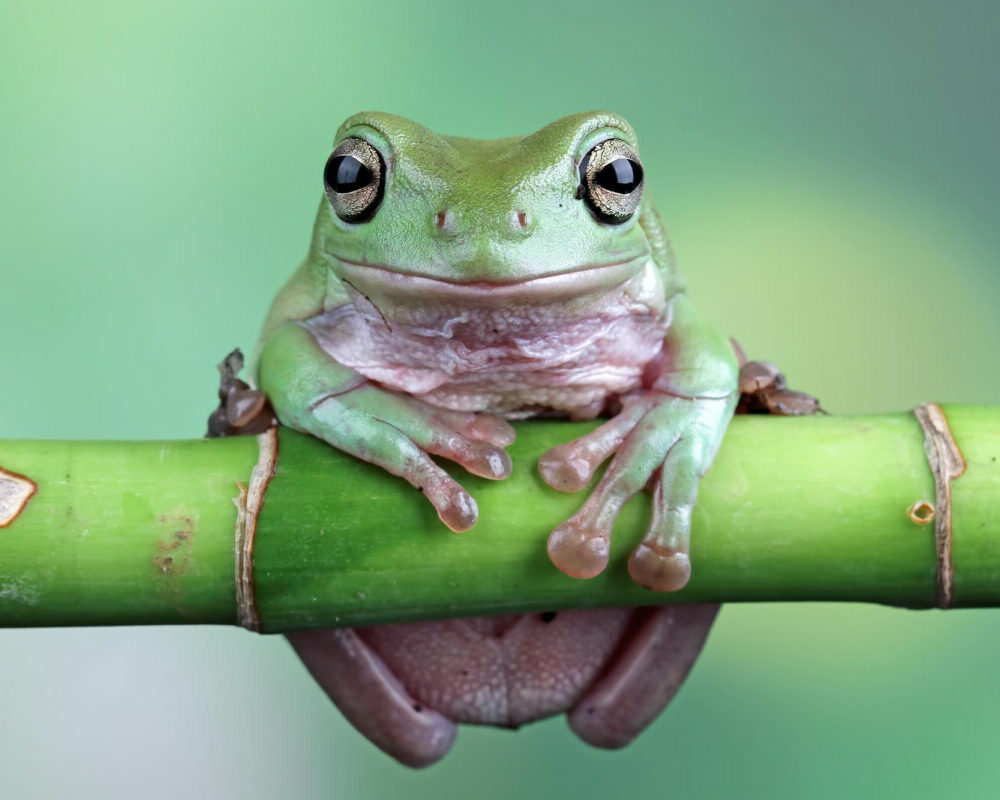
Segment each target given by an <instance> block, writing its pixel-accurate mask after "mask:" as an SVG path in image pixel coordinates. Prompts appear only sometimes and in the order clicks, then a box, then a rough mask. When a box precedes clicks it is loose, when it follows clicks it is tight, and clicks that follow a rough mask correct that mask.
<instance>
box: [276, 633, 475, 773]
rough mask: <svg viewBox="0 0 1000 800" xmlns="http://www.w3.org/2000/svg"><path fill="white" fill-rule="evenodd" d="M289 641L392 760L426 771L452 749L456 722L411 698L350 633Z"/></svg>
mask: <svg viewBox="0 0 1000 800" xmlns="http://www.w3.org/2000/svg"><path fill="white" fill-rule="evenodd" d="M288 639H289V641H290V642H291V643H292V646H293V647H294V648H295V650H296V652H297V653H298V654H299V657H300V658H301V659H302V661H303V662H304V663H305V665H306V667H307V668H308V670H309V672H311V673H312V675H313V677H314V678H315V679H316V681H317V682H318V683H319V685H320V686H321V687H322V688H323V690H324V691H325V692H326V693H327V695H328V696H329V697H330V699H331V700H332V701H333V702H334V703H335V704H336V705H337V707H338V708H339V709H340V710H341V711H342V712H343V714H344V716H345V717H347V719H348V721H349V722H350V723H351V724H352V725H353V726H354V727H355V728H357V729H358V730H359V731H360V732H361V733H363V734H364V735H365V736H367V737H368V739H370V740H371V741H372V742H373V743H374V744H376V745H378V747H380V748H381V749H382V750H384V751H385V752H386V753H388V754H389V755H391V756H392V757H393V758H395V759H397V760H398V761H400V762H402V763H403V764H406V765H407V766H410V767H425V766H427V765H429V764H433V763H434V762H435V761H437V760H438V759H440V758H441V757H443V756H444V755H445V754H446V753H447V752H448V751H449V750H450V749H451V746H452V744H453V743H454V741H455V734H456V726H455V723H453V722H452V721H451V720H449V719H447V718H446V717H444V716H443V715H442V714H440V713H438V712H437V711H435V710H433V709H430V708H427V707H426V706H425V705H423V704H421V703H419V702H418V701H417V700H415V699H414V698H413V697H412V696H411V695H410V694H409V692H407V691H406V689H405V688H404V687H403V685H402V684H401V683H400V681H399V679H398V678H397V677H396V676H395V675H394V674H393V673H392V671H391V670H390V669H389V668H388V667H387V666H386V665H385V662H384V661H382V659H381V658H379V656H378V655H377V654H376V653H375V652H373V651H372V650H371V648H369V647H368V645H366V644H365V643H364V642H363V641H362V640H361V638H360V637H359V636H358V635H357V634H356V633H355V632H354V631H353V630H350V629H348V628H340V629H335V630H320V631H305V632H302V633H293V634H289V636H288Z"/></svg>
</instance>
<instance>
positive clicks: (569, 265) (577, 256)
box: [313, 112, 650, 297]
mask: <svg viewBox="0 0 1000 800" xmlns="http://www.w3.org/2000/svg"><path fill="white" fill-rule="evenodd" d="M323 180H324V188H325V191H326V197H325V198H324V200H323V203H322V206H321V208H320V212H319V219H318V221H317V225H316V235H315V238H314V243H313V247H314V255H315V256H318V257H322V258H324V259H325V260H327V261H328V262H329V263H330V264H331V266H332V268H333V269H334V270H335V271H336V272H337V273H338V274H340V275H341V276H342V277H345V278H352V279H360V280H362V281H363V282H365V283H371V282H372V281H374V282H376V283H379V284H383V285H384V284H385V283H387V282H389V283H392V284H394V285H396V286H397V288H402V285H404V284H405V285H406V286H407V287H409V288H410V289H414V288H415V289H418V290H423V291H429V292H442V293H445V294H450V293H452V292H462V293H469V292H487V293H489V294H491V295H492V296H494V297H496V296H497V294H498V293H499V294H505V293H509V292H511V291H516V292H517V293H518V294H522V293H523V292H524V291H525V290H530V291H532V292H533V291H535V290H538V291H540V292H542V293H544V294H551V293H553V292H554V293H557V294H558V293H560V287H566V286H568V285H571V286H573V287H576V290H577V291H579V290H580V289H581V288H583V287H586V286H588V285H593V287H594V288H599V287H601V286H608V285H615V284H618V283H620V282H622V281H623V280H625V279H626V278H628V277H630V276H631V275H632V274H635V273H636V272H637V271H638V270H639V269H641V267H642V265H643V264H644V263H645V262H646V261H647V260H648V258H649V254H650V246H649V243H648V241H647V240H646V236H645V234H644V233H643V230H642V228H641V227H640V226H639V225H638V218H639V214H640V210H641V209H640V207H642V208H644V207H645V205H644V204H643V203H642V194H643V178H642V166H641V162H640V160H639V156H638V153H637V144H636V139H635V134H634V132H633V131H632V128H631V126H629V124H628V123H627V122H625V120H623V119H622V118H621V117H619V116H617V115H615V114H612V113H608V112H590V113H583V114H576V115H573V116H569V117H564V118H563V119H560V120H557V121H556V122H553V123H552V124H550V125H547V126H546V127H544V128H542V129H541V130H539V131H537V132H536V133H533V134H531V135H530V136H524V137H513V138H509V139H497V140H477V139H464V138H456V137H451V136H440V135H438V134H436V133H434V132H433V131H430V130H428V129H426V128H424V127H422V126H421V125H418V124H417V123H415V122H411V121H410V120H408V119H404V118H402V117H397V116H393V115H391V114H382V113H375V112H366V113H361V114H356V115H355V116H353V117H350V118H349V119H348V120H347V121H346V122H344V124H343V125H341V127H340V130H339V131H338V132H337V136H336V140H335V142H334V150H333V154H332V155H331V156H330V158H329V160H328V162H327V164H326V168H325V170H324V174H323Z"/></svg>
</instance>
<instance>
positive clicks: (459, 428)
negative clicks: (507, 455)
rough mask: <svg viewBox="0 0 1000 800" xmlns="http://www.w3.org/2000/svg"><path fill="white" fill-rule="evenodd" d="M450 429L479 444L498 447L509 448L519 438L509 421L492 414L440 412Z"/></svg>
mask: <svg viewBox="0 0 1000 800" xmlns="http://www.w3.org/2000/svg"><path fill="white" fill-rule="evenodd" d="M437 414H438V415H439V416H441V417H442V419H444V420H445V421H446V422H447V423H448V425H449V427H451V428H453V429H454V430H455V431H456V432H457V433H460V434H461V435H462V436H465V437H467V438H469V439H473V440H475V441H477V442H489V443H490V444H492V445H495V446H497V447H509V446H510V445H512V444H514V439H515V438H517V431H515V430H514V426H513V425H511V424H510V423H509V422H507V420H505V419H501V418H500V417H495V416H493V415H492V414H473V413H464V412H460V411H444V412H442V411H438V412H437Z"/></svg>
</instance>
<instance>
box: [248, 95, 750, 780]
mask: <svg viewBox="0 0 1000 800" xmlns="http://www.w3.org/2000/svg"><path fill="white" fill-rule="evenodd" d="M323 178H324V187H325V196H324V197H323V198H322V201H321V204H320V208H319V213H318V216H317V219H316V223H315V228H314V232H313V238H312V243H311V246H310V249H309V253H308V255H307V257H306V259H305V260H304V262H303V263H302V265H301V266H300V267H299V268H298V270H297V271H296V272H295V273H294V274H293V275H292V277H291V278H290V280H289V281H288V282H287V283H286V284H285V286H284V288H282V290H281V291H280V293H279V294H278V296H277V298H276V299H275V301H274V303H273V305H272V307H271V310H270V313H269V315H268V318H267V321H266V323H265V325H264V330H263V333H262V337H261V344H260V347H259V357H258V360H257V382H258V385H259V387H260V388H261V389H262V390H263V391H264V392H265V393H266V394H267V396H268V397H269V398H270V401H271V403H272V404H273V407H274V410H275V413H276V414H277V416H278V418H279V419H280V420H281V422H282V423H284V424H285V425H288V426H291V427H293V428H296V429H298V430H300V431H304V432H308V433H310V434H312V435H314V436H317V437H319V438H320V439H323V440H325V441H326V442H328V443H329V444H331V445H332V446H334V447H337V448H339V449H341V450H344V451H346V452H348V453H352V454H354V455H355V456H357V457H359V458H361V459H364V460H366V461H369V462H372V463H374V464H377V465H378V466H380V467H382V468H383V469H386V470H388V471H389V472H391V473H393V474H395V475H398V476H400V477H401V478H403V479H405V480H407V481H409V482H410V483H411V484H412V485H413V486H414V487H416V488H417V489H419V490H420V491H422V492H423V493H424V494H425V496H426V497H427V500H428V501H429V502H430V503H432V504H433V506H434V508H435V509H436V510H437V513H438V515H439V516H440V518H441V520H442V521H443V522H444V524H445V525H447V526H448V527H449V528H451V529H452V530H454V531H465V530H468V529H469V528H471V527H472V526H473V525H474V524H475V522H476V516H477V508H476V503H475V500H474V499H473V498H472V497H471V496H470V495H469V494H468V493H467V492H466V491H465V490H464V489H463V488H462V486H461V485H460V484H459V483H458V482H457V481H456V480H455V479H453V478H452V477H451V476H450V475H449V474H448V473H447V472H445V471H444V470H443V469H442V468H441V467H440V466H439V465H438V464H437V463H436V462H435V461H434V460H433V459H432V458H431V456H432V455H433V456H438V457H441V458H444V459H447V460H450V461H453V462H455V463H457V464H459V465H460V466H462V467H463V468H464V469H466V470H468V471H469V472H470V473H472V474H474V475H479V476H483V477H486V478H490V479H495V480H502V479H503V478H505V477H506V476H507V475H508V474H509V473H510V470H511V461H510V458H509V457H508V455H507V453H506V452H505V449H504V448H505V447H506V446H507V445H509V444H510V443H511V442H512V441H513V439H514V429H513V428H512V427H511V425H510V424H509V422H508V420H516V419H523V418H528V417H534V416H541V415H544V416H561V417H568V418H571V419H576V420H586V419H592V418H595V417H599V416H602V417H608V420H607V421H606V422H604V423H603V424H602V425H600V426H599V427H598V428H596V429H595V430H594V431H593V432H591V433H589V434H587V435H585V436H583V437H581V438H579V439H576V440H575V441H572V442H568V443H564V444H559V445H558V446H556V447H554V448H552V449H551V450H549V451H548V452H547V453H545V454H544V455H542V456H541V459H540V461H539V470H540V472H541V476H542V478H543V479H544V480H545V481H546V483H548V484H549V485H550V486H551V487H552V488H554V489H557V490H560V491H566V492H576V491H580V490H582V489H584V488H585V487H586V486H588V485H589V483H590V482H591V480H592V478H593V476H594V474H595V472H596V471H597V470H598V468H599V467H600V466H601V465H602V464H603V463H604V462H606V461H609V460H610V463H609V464H608V466H607V468H606V470H605V471H604V473H603V475H602V476H601V478H600V480H599V481H597V484H596V486H595V488H594V489H593V490H592V491H591V492H590V494H589V496H588V497H587V499H586V500H585V501H584V502H583V503H582V505H581V506H580V509H579V510H578V511H577V513H576V514H575V515H573V516H572V517H571V518H569V519H568V520H566V521H565V522H563V523H562V524H561V525H559V526H558V527H556V528H555V530H553V531H552V532H551V534H550V536H549V539H548V552H549V555H550V557H551V560H552V562H553V563H554V564H555V566H556V567H558V568H559V569H560V570H562V571H563V572H565V573H567V574H569V575H571V576H574V577H577V578H589V577H593V576H594V575H597V574H599V573H600V572H601V571H602V570H603V569H604V568H605V567H606V565H607V563H608V547H609V541H610V538H611V532H612V528H613V526H614V522H615V519H616V517H617V515H618V513H619V511H620V510H621V508H622V506H623V505H624V503H625V502H626V501H627V500H628V499H629V498H630V497H632V496H633V495H635V494H636V493H638V492H640V491H642V490H643V489H644V488H647V487H648V489H649V491H650V492H651V494H652V514H651V518H650V520H649V525H648V530H647V532H646V534H645V537H644V538H643V540H642V542H641V543H640V544H639V545H638V546H637V547H636V549H635V550H634V551H633V553H632V555H631V557H630V559H629V562H628V569H629V573H630V574H631V576H632V578H633V579H634V580H635V581H637V582H638V583H640V584H642V585H643V586H646V587H648V588H650V589H652V590H655V591H672V590H677V589H680V588H681V587H682V586H684V584H685V583H686V582H687V580H688V578H689V575H690V572H691V564H690V559H689V555H688V542H689V538H690V526H691V512H692V507H693V505H694V502H695V498H696V495H697V491H698V485H699V481H700V479H701V477H702V476H703V475H704V474H705V472H706V470H707V469H708V468H709V466H710V464H711V462H712V459H713V457H714V455H715V453H716V450H717V449H718V447H719V444H720V441H721V439H722V436H723V433H724V432H725V429H726V426H727V424H728V422H729V420H730V418H731V416H732V414H733V411H734V407H735V404H736V401H737V396H738V392H737V381H738V373H739V369H738V365H737V360H736V356H735V354H734V351H733V347H732V345H731V344H730V342H729V341H728V340H727V339H726V338H725V337H723V336H721V335H719V334H718V333H717V332H716V331H715V330H713V329H712V328H711V327H709V326H707V325H706V324H704V323H703V322H702V321H701V320H700V319H699V318H698V317H697V315H696V314H695V313H694V311H693V310H692V308H691V305H690V303H689V302H688V300H687V297H686V296H685V294H684V286H683V283H682V280H681V278H680V275H679V274H678V272H677V270H676V268H675V266H674V261H673V256H672V253H671V250H670V246H669V243H668V240H667V235H666V232H665V229H664V226H663V223H662V222H661V219H660V217H659V215H658V213H657V211H656V209H655V207H654V206H653V203H652V200H651V199H650V197H649V193H648V191H646V186H645V181H644V178H643V167H642V162H641V160H640V157H639V154H638V145H637V142H636V137H635V134H634V132H633V130H632V128H631V127H630V126H629V124H628V123H627V122H626V121H625V120H624V119H622V118H621V117H619V116H617V115H615V114H613V113H607V112H593V113H583V114H577V115H573V116H569V117H565V118H563V119H560V120H558V121H556V122H553V123H551V124H550V125H547V126H546V127H544V128H542V129H541V130H539V131H537V132H536V133H533V134H531V135H529V136H524V137H514V138H507V139H499V140H493V141H482V140H475V139H466V138H457V137H451V136H440V135H438V134H436V133H433V132H432V131H430V130H427V129H426V128H424V127H422V126H420V125H418V124H416V123H414V122H411V121H410V120H407V119H404V118H401V117H398V116H393V115H390V114H383V113H362V114H358V115H355V116H353V117H351V118H349V119H348V120H347V121H346V122H344V124H343V125H342V126H341V127H340V130H339V131H338V133H337V135H336V139H335V145H334V149H333V153H332V155H331V156H330V158H329V160H328V161H327V163H326V167H325V170H324V175H323ZM715 610H716V609H715V607H707V606H681V605H678V606H673V607H665V608H660V609H656V610H651V609H638V610H636V609H604V610H598V611H564V612H560V613H559V614H557V615H556V614H542V615H537V614H536V615H525V616H522V617H498V618H489V619H485V618H484V619H476V620H456V621H449V622H439V623H418V624H410V625H391V626H384V627H380V628H372V629H367V630H363V631H341V630H337V631H320V632H311V633H302V634H297V635H294V636H293V637H292V641H293V644H294V645H295V646H296V648H297V649H298V651H299V653H300V655H301V656H302V657H303V659H304V660H305V662H306V664H307V665H308V666H309V667H310V669H311V670H312V671H313V673H314V674H315V675H316V677H317V678H318V679H319V681H320V683H321V684H322V685H323V686H324V688H325V689H326V690H327V692H328V693H329V694H330V695H331V697H333V699H334V700H335V702H337V703H338V704H339V705H340V706H341V708H342V709H343V710H344V711H345V713H346V714H347V716H348V717H349V718H350V719H351V721H352V722H354V724H355V725H356V726H358V727H359V728H360V729H361V730H362V731H363V732H364V733H366V734H367V735H368V736H369V738H371V739H372V740H373V741H375V743H376V744H378V745H379V746H381V747H382V748H383V749H385V750H387V751H388V752H390V753H391V754H393V755H395V756H396V757H397V758H399V759H400V760H402V761H404V762H405V763H409V764H414V765H419V764H426V763H429V762H431V761H433V760H435V759H436V758H439V757H440V756H441V755H443V753H444V752H446V751H447V749H448V748H449V747H450V745H451V741H452V740H453V738H454V731H455V726H454V723H455V722H456V721H459V722H472V723H485V724H496V725H506V726H516V725H519V724H521V723H523V722H526V721H530V720H532V719H537V718H539V717H541V716H546V715H550V714H553V713H559V712H561V711H567V710H568V711H569V712H570V723H571V725H572V726H573V728H574V730H576V731H577V733H579V734H580V735H581V736H582V737H583V738H584V739H586V740H587V741H589V742H591V743H593V744H597V745H601V746H608V747H613V746H621V745H623V744H625V743H626V742H627V741H629V740H631V738H632V737H634V736H635V735H636V734H637V733H638V732H639V730H641V729H642V727H644V726H645V725H646V724H648V722H649V721H650V720H651V719H652V718H653V717H655V715H656V714H657V713H658V712H659V711H660V710H661V709H662V708H663V706H664V705H665V704H666V702H667V701H668V700H669V698H670V697H671V696H672V694H673V692H674V691H675V690H676V689H677V687H678V686H679V684H680V682H681V681H682V680H683V678H684V676H685V674H686V672H687V670H688V668H689V667H690V665H691V663H692V662H693V660H694V657H695V656H696V654H697V652H698V650H699V649H700V647H701V644H702V642H703V640H704V638H705V636H706V635H707V631H708V627H709V626H710V625H711V622H712V619H713V617H714V614H715Z"/></svg>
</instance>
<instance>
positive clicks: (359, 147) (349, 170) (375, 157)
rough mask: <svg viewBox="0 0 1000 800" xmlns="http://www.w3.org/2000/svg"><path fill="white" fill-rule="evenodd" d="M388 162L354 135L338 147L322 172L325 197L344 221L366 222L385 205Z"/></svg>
mask: <svg viewBox="0 0 1000 800" xmlns="http://www.w3.org/2000/svg"><path fill="white" fill-rule="evenodd" d="M384 183H385V162H384V161H383V160H382V155H381V154H380V153H379V151H378V150H376V149H375V148H374V147H372V146H371V145H370V144H368V142H366V141H365V140H364V139H359V138H357V137H355V136H352V137H351V138H349V139H344V141H342V142H341V143H340V144H338V145H337V147H336V149H335V150H334V151H333V153H332V154H331V156H330V158H329V159H328V160H327V162H326V169H325V170H323V185H324V186H325V187H326V196H327V197H328V198H330V204H331V205H332V206H333V210H334V211H336V212H337V216H338V217H340V218H341V219H342V220H344V221H345V222H365V221H367V220H369V219H371V218H372V216H373V215H374V214H375V212H376V211H377V210H378V206H379V203H381V202H382V188H383V185H384Z"/></svg>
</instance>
